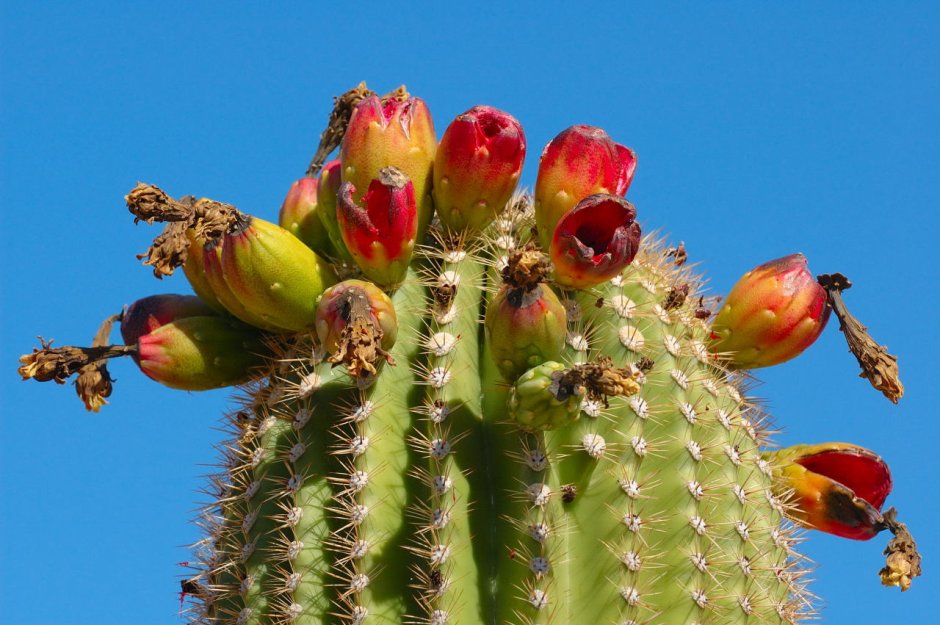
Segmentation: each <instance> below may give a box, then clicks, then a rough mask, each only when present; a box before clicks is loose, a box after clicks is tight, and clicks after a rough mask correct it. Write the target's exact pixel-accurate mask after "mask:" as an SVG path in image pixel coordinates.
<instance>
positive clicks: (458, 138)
mask: <svg viewBox="0 0 940 625" xmlns="http://www.w3.org/2000/svg"><path fill="white" fill-rule="evenodd" d="M524 159H525V134H524V133H523V131H522V126H521V125H520V124H519V122H518V121H517V120H516V118H515V117H513V116H512V115H509V114H508V113H504V112H503V111H500V110H499V109H496V108H493V107H491V106H482V105H481V106H475V107H473V108H472V109H470V110H469V111H467V112H466V113H463V114H461V115H458V116H457V118H456V119H454V121H453V122H451V124H450V126H448V127H447V130H445V131H444V136H443V137H441V143H440V145H438V146H437V154H436V155H435V157H434V186H433V196H434V209H435V210H436V211H437V214H438V216H439V217H440V219H441V221H442V222H443V223H444V224H445V225H446V226H448V227H449V228H451V229H453V230H458V231H460V230H465V229H469V230H472V231H480V230H483V229H484V228H486V226H488V225H489V224H490V223H491V222H492V221H493V220H494V219H495V218H496V216H497V215H498V214H499V212H500V211H501V210H502V209H503V207H505V206H506V203H507V202H508V201H509V198H510V197H511V196H512V193H513V191H514V190H515V188H516V184H517V183H518V182H519V175H520V174H521V173H522V162H523V160H524Z"/></svg>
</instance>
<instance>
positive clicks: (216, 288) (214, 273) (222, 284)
mask: <svg viewBox="0 0 940 625" xmlns="http://www.w3.org/2000/svg"><path fill="white" fill-rule="evenodd" d="M223 244H224V239H220V240H219V241H217V242H215V243H207V244H206V245H205V247H203V249H202V263H203V275H205V277H206V282H208V283H209V287H210V288H211V289H212V294H213V295H214V296H215V298H216V299H217V300H218V301H219V302H220V303H221V304H222V306H223V307H225V310H227V311H228V312H229V313H231V314H232V315H233V316H235V317H237V318H238V319H240V320H242V321H244V322H245V323H247V324H248V325H251V326H254V327H256V328H260V329H262V330H265V331H268V332H286V331H287V328H284V327H282V326H278V325H275V324H273V323H271V322H270V321H269V320H267V319H265V318H264V317H262V316H261V315H259V314H257V313H254V312H252V311H250V310H248V308H247V307H246V306H245V305H244V304H243V303H242V302H241V300H240V299H239V298H238V297H237V296H236V295H235V293H233V292H232V289H231V287H229V285H228V282H226V280H225V275H224V273H223V272H222V245H223Z"/></svg>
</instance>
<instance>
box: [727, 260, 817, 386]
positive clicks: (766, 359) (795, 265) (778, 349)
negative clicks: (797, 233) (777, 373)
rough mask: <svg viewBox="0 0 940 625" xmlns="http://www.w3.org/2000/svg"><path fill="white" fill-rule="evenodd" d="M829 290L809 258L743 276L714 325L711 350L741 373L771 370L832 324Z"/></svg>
mask: <svg viewBox="0 0 940 625" xmlns="http://www.w3.org/2000/svg"><path fill="white" fill-rule="evenodd" d="M829 313H830V308H829V305H828V304H827V303H826V290H825V289H824V288H823V287H822V286H821V285H820V284H819V283H817V282H816V280H815V278H813V274H811V273H810V272H809V267H808V263H807V260H806V257H805V256H803V255H802V254H791V255H790V256H784V257H783V258H777V259H775V260H772V261H769V262H766V263H764V264H762V265H761V266H759V267H756V268H755V269H752V270H751V271H749V272H747V273H746V274H744V276H743V277H742V278H741V279H740V280H738V283H737V284H735V285H734V288H733V289H731V293H729V294H728V297H727V298H725V301H724V303H723V304H722V306H721V309H720V310H719V311H718V314H717V315H716V316H715V322H714V323H713V324H712V339H713V341H712V344H711V349H712V350H713V351H715V352H717V353H726V354H728V356H729V358H728V361H729V364H730V365H731V366H733V367H736V368H739V369H753V368H756V367H769V366H771V365H777V364H780V363H782V362H786V361H787V360H790V359H792V358H795V357H796V356H798V355H800V354H801V353H802V352H803V351H804V350H805V349H806V348H807V347H809V346H810V345H812V344H813V343H814V342H815V341H816V339H817V338H819V335H820V334H822V331H823V329H824V328H825V327H826V322H827V321H828V320H829Z"/></svg>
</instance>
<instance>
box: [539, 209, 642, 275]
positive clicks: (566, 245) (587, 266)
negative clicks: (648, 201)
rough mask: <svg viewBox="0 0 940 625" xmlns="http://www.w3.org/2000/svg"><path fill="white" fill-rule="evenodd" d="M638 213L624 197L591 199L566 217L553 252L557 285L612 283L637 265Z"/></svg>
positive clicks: (557, 228)
mask: <svg viewBox="0 0 940 625" xmlns="http://www.w3.org/2000/svg"><path fill="white" fill-rule="evenodd" d="M635 220H636V209H635V208H634V207H633V205H632V204H630V203H629V202H627V201H626V200H625V199H623V198H622V197H619V196H616V195H608V194H595V195H590V196H588V197H586V198H584V199H583V200H581V201H580V202H578V204H577V206H575V207H574V208H572V209H571V210H570V211H568V212H567V213H565V214H564V215H563V216H562V218H561V220H560V221H559V222H558V225H557V226H556V227H555V232H554V235H553V236H552V242H551V247H550V248H549V250H550V256H551V259H552V263H553V264H554V266H555V281H556V282H557V283H558V284H560V285H562V286H565V287H569V288H574V289H586V288H589V287H592V286H595V285H597V284H600V283H601V282H605V281H607V280H610V279H611V278H613V277H614V276H616V275H617V274H619V273H620V272H621V271H623V269H624V268H625V267H626V266H627V265H629V264H630V263H631V262H633V258H634V257H635V256H636V253H637V250H639V249H640V238H641V234H640V225H639V224H638V223H636V221H635Z"/></svg>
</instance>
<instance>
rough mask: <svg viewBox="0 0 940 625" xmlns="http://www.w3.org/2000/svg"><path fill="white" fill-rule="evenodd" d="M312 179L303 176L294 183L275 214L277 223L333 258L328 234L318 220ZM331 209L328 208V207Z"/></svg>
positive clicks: (310, 246) (315, 182) (320, 220)
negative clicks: (279, 209) (279, 210)
mask: <svg viewBox="0 0 940 625" xmlns="http://www.w3.org/2000/svg"><path fill="white" fill-rule="evenodd" d="M318 186H319V185H318V183H317V179H316V178H310V177H308V176H304V177H303V178H300V179H299V180H296V181H294V183H293V184H292V185H291V186H290V189H289V190H288V191H287V197H286V198H284V203H283V204H282V205H281V212H280V213H278V220H277V221H278V224H279V225H280V226H281V227H282V228H284V229H285V230H287V231H288V232H290V233H291V234H292V235H294V236H295V237H297V238H298V239H300V240H301V241H303V242H304V244H305V245H306V246H307V247H309V248H310V249H312V250H313V251H314V252H316V253H317V254H319V255H320V256H323V257H332V256H335V255H336V252H335V251H334V250H333V244H332V243H330V236H329V232H328V231H327V229H326V226H325V225H324V224H323V219H322V218H321V217H320V212H321V207H320V204H319V202H318V200H317V198H318V196H319V193H318V191H317V189H318ZM328 208H331V207H328Z"/></svg>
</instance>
